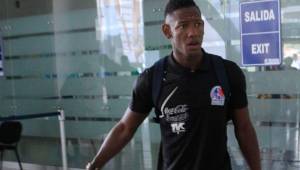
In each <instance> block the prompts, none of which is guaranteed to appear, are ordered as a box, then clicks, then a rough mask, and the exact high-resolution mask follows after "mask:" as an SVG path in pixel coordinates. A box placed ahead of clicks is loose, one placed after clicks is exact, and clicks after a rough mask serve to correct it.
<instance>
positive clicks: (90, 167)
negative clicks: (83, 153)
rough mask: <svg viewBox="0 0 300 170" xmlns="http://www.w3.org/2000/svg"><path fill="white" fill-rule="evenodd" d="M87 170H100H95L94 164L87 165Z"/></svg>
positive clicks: (97, 169)
mask: <svg viewBox="0 0 300 170" xmlns="http://www.w3.org/2000/svg"><path fill="white" fill-rule="evenodd" d="M85 169H86V170H100V169H99V168H95V166H94V165H93V164H92V163H90V162H89V163H87V165H86V166H85Z"/></svg>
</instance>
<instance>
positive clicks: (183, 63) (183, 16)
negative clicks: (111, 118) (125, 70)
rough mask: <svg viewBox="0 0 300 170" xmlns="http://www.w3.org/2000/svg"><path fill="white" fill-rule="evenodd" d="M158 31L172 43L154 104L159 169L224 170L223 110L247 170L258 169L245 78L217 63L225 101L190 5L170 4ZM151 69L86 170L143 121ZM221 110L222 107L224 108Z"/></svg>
mask: <svg viewBox="0 0 300 170" xmlns="http://www.w3.org/2000/svg"><path fill="white" fill-rule="evenodd" d="M162 31H163V33H164V35H165V36H166V38H168V39H169V40H170V42H171V44H172V53H171V54H170V56H168V58H167V71H166V72H167V74H166V76H165V80H164V81H163V86H162V89H161V92H160V95H159V99H158V103H157V104H155V108H157V109H156V110H158V112H159V116H158V117H159V123H160V127H161V134H162V159H161V160H162V162H161V167H159V169H163V170H230V169H231V165H230V158H229V155H228V152H227V145H226V142H227V135H226V124H227V114H229V113H228V111H227V110H232V111H231V112H230V113H231V114H232V115H231V117H232V120H233V124H234V127H235V134H236V137H237V140H238V142H239V145H240V148H241V151H242V153H243V155H244V156H245V158H246V161H247V163H248V165H249V167H250V168H251V170H260V169H261V167H260V156H259V149H258V142H257V138H256V134H255V131H254V128H253V126H252V124H251V122H250V119H249V113H248V109H247V97H246V92H245V91H246V85H245V77H244V75H243V73H242V71H241V70H240V68H239V67H238V66H237V65H236V64H234V63H233V62H231V61H227V60H222V61H223V62H224V67H225V69H226V72H227V74H228V79H229V84H230V91H231V97H230V102H229V104H228V107H229V109H225V103H224V100H225V96H224V94H223V89H222V87H221V86H220V85H219V83H218V81H217V78H216V73H215V70H214V68H213V67H212V64H211V63H212V61H211V57H212V55H211V54H208V53H206V52H205V51H204V50H203V49H202V48H201V44H202V40H203V34H204V22H203V20H202V18H201V12H200V9H199V8H198V6H197V5H196V4H195V2H194V1H192V0H170V1H169V2H168V4H167V6H166V8H165V22H164V24H163V26H162ZM154 76H155V75H153V67H150V68H149V69H146V70H145V71H144V72H143V73H142V74H141V75H140V76H139V78H138V80H137V82H136V85H135V87H134V90H133V95H132V101H131V103H130V106H129V108H128V109H127V110H126V112H125V114H124V116H123V117H122V119H121V120H120V122H118V123H117V125H116V126H115V127H114V128H113V129H112V130H111V131H110V133H109V134H108V136H107V137H106V139H105V141H104V142H103V144H102V146H101V148H100V150H99V152H98V154H97V155H96V156H95V158H94V159H93V160H92V162H91V163H89V164H88V165H87V169H88V170H95V169H97V168H98V169H101V168H102V167H103V166H104V164H105V163H106V162H107V161H108V160H109V159H111V158H112V157H113V156H114V155H115V154H117V153H118V152H119V151H120V150H121V149H122V148H123V147H124V146H125V145H126V144H127V143H128V141H129V140H130V139H131V138H132V136H133V135H134V133H135V131H136V129H137V128H138V126H139V125H140V124H141V123H142V122H143V120H144V119H145V118H146V117H147V116H148V113H149V112H150V111H151V109H152V107H154V104H153V102H152V100H153V99H152V97H151V95H152V84H151V82H152V78H153V77H154ZM226 108H227V107H226Z"/></svg>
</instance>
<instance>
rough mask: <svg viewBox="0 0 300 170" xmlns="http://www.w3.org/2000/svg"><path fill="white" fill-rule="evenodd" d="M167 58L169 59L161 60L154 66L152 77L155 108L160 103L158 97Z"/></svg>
mask: <svg viewBox="0 0 300 170" xmlns="http://www.w3.org/2000/svg"><path fill="white" fill-rule="evenodd" d="M167 58H168V57H164V58H161V59H160V60H158V61H157V62H156V63H155V64H154V68H153V75H152V101H153V104H154V106H156V105H157V103H158V97H159V93H160V89H161V86H162V82H163V78H164V74H165V67H166V62H167Z"/></svg>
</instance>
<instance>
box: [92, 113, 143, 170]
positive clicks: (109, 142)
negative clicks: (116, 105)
mask: <svg viewBox="0 0 300 170" xmlns="http://www.w3.org/2000/svg"><path fill="white" fill-rule="evenodd" d="M146 117H147V114H140V113H136V112H133V111H131V110H130V109H129V108H127V110H126V111H125V114H124V116H123V117H122V119H121V120H120V121H119V122H118V123H117V124H116V125H115V126H114V127H113V128H112V129H111V130H110V132H109V134H108V135H107V137H106V138H105V140H104V142H103V144H102V146H101V147H100V149H99V151H98V153H97V155H96V156H95V157H94V159H93V160H92V162H90V163H89V164H88V165H87V168H86V169H87V170H96V169H97V168H98V169H99V170H100V169H101V168H102V167H103V166H104V165H105V163H107V162H108V161H109V160H110V159H111V158H112V157H113V156H115V155H116V154H117V153H118V152H120V151H121V150H122V148H123V147H124V146H125V145H126V144H127V143H128V142H129V141H130V140H131V138H132V137H133V135H134V133H135V131H136V129H137V128H138V126H139V125H140V124H141V123H142V122H143V120H144V119H145V118H146ZM98 169H97V170H98Z"/></svg>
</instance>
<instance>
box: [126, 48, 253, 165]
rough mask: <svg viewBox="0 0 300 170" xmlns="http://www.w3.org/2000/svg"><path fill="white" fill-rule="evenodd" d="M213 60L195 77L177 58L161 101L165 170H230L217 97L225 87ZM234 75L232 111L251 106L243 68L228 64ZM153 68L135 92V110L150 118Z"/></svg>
mask: <svg viewBox="0 0 300 170" xmlns="http://www.w3.org/2000/svg"><path fill="white" fill-rule="evenodd" d="M210 57H211V55H210V54H208V53H204V56H203V60H202V63H201V66H200V68H199V69H198V70H196V71H194V72H191V71H190V70H189V69H187V68H184V67H182V66H181V65H179V64H178V63H176V61H175V60H174V58H173V57H172V55H171V56H169V57H168V62H167V65H168V66H167V74H166V76H165V81H163V86H162V89H161V94H160V97H159V100H158V104H157V105H158V106H157V108H158V109H157V110H158V111H159V112H160V115H159V116H161V120H160V128H161V135H162V145H163V147H162V153H163V160H164V162H163V164H164V165H163V168H162V169H164V170H177V169H180V170H199V169H204V170H206V169H210V170H227V169H230V160H229V155H228V152H227V145H226V143H227V135H226V132H227V131H226V124H227V118H226V109H225V107H224V106H218V105H212V101H211V94H214V93H212V92H213V90H212V89H214V88H215V87H217V86H219V85H220V83H219V82H218V78H217V76H216V73H215V71H214V69H213V66H212V64H211V58H210ZM223 62H224V66H225V70H227V73H228V79H229V87H230V91H231V99H230V103H229V107H230V109H236V108H241V107H245V106H247V97H246V92H245V91H246V89H245V88H246V86H245V78H244V75H243V73H242V71H241V70H240V68H239V67H238V66H237V65H236V64H234V63H233V62H231V61H228V60H223ZM152 76H153V67H150V68H149V69H147V70H145V71H144V72H143V73H142V74H141V75H140V76H139V78H138V80H137V82H136V86H135V88H134V90H133V96H132V101H131V104H130V108H131V110H133V111H135V112H138V113H142V114H147V113H149V112H150V111H151V108H152V107H153V106H154V105H153V101H152V99H151V98H152V93H151V90H152V87H151V86H152V84H151V82H152V78H153V77H152Z"/></svg>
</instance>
